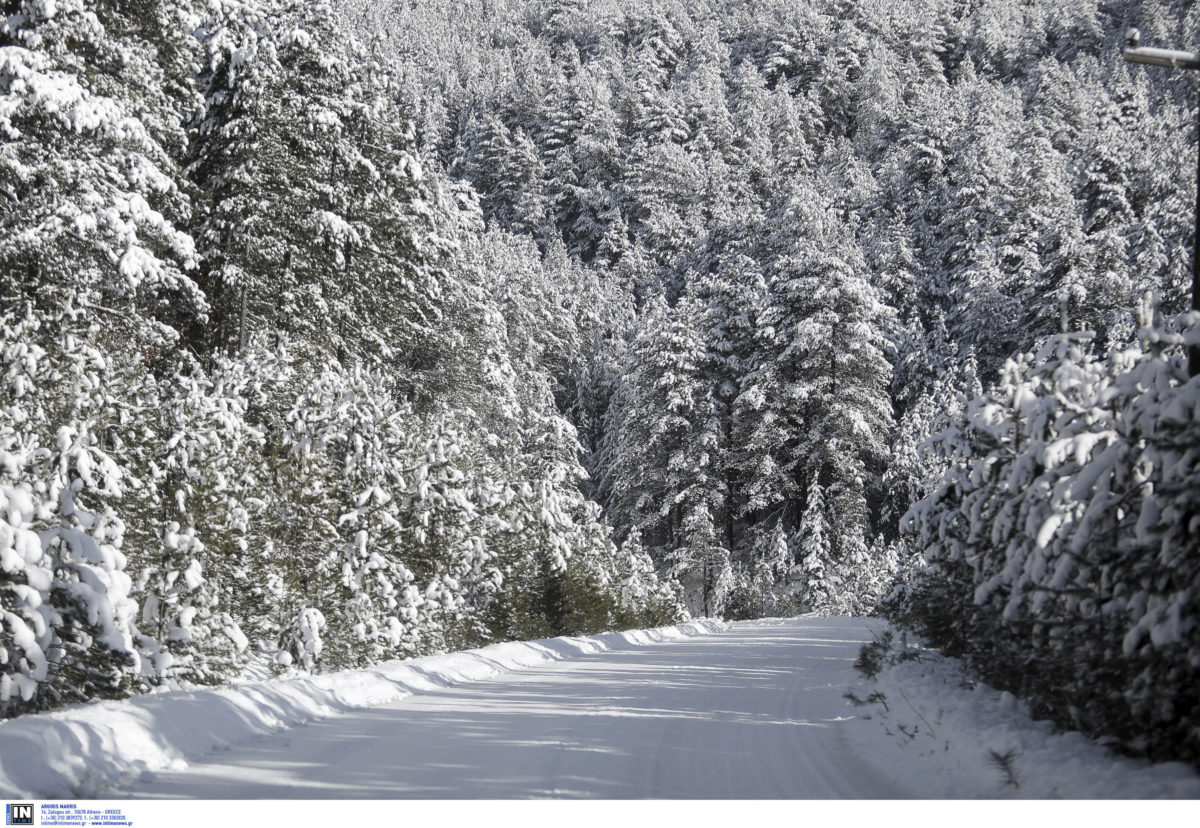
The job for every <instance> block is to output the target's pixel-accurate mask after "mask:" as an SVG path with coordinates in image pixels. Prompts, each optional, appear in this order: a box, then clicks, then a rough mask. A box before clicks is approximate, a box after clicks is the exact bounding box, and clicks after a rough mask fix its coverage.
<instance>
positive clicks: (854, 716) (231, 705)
mask: <svg viewBox="0 0 1200 828" xmlns="http://www.w3.org/2000/svg"><path fill="white" fill-rule="evenodd" d="M880 626H881V624H880V622H878V621H869V620H865V619H853V618H838V619H817V618H798V619H775V620H767V621H755V622H743V623H738V624H718V623H715V622H698V623H694V624H686V625H680V626H678V627H668V628H664V629H660V630H652V631H644V632H635V633H618V634H609V635H602V636H595V637H589V638H557V639H551V640H543V641H536V642H526V643H520V644H499V645H494V646H491V647H486V648H483V649H481V650H475V651H470V652H466V653H456V654H450V655H443V656H432V657H428V658H423V659H417V660H413V661H408V662H395V663H389V664H386V665H382V666H380V667H378V668H376V669H374V670H369V671H360V672H349V673H341V674H335V675H329V676H319V677H310V678H303V679H289V680H277V681H270V682H262V683H255V684H246V685H241V686H237V687H233V688H226V689H221V690H206V691H194V692H173V693H163V694H157V695H154V696H148V697H144V698H138V699H134V700H131V701H128V702H120V703H114V702H103V703H99V704H91V705H86V706H80V707H76V708H73V709H69V710H64V711H61V712H58V713H53V714H47V715H42V716H26V717H23V718H20V719H16V720H13V721H10V722H7V723H4V724H0V794H2V795H3V796H5V797H10V798H11V797H18V796H22V797H24V796H28V797H43V798H47V797H48V798H55V797H67V796H69V797H73V798H77V797H85V796H88V795H95V796H102V797H110V798H111V797H123V796H131V797H138V798H205V799H241V798H271V799H298V798H322V799H350V798H372V799H378V798H393V797H427V798H449V799H465V798H512V797H606V798H621V799H625V798H645V797H654V798H720V799H725V798H729V799H736V798H772V799H775V798H832V797H841V798H879V797H882V798H901V797H921V798H924V797H1020V796H1061V797H1064V798H1069V797H1096V796H1116V797H1134V798H1136V797H1167V796H1175V797H1200V777H1197V776H1196V774H1195V773H1194V772H1192V771H1191V770H1190V769H1189V768H1187V767H1185V766H1183V765H1158V766H1150V765H1148V764H1146V763H1139V762H1134V761H1131V760H1127V759H1122V758H1118V757H1115V756H1112V755H1111V754H1109V753H1107V752H1106V751H1104V750H1103V749H1101V748H1099V747H1097V746H1095V745H1093V744H1091V743H1090V742H1087V741H1086V740H1084V739H1083V738H1081V737H1079V736H1077V735H1075V736H1072V735H1069V734H1068V735H1061V734H1055V733H1054V732H1053V731H1052V730H1051V729H1050V728H1049V727H1047V726H1044V725H1043V724H1041V723H1035V722H1032V721H1030V720H1029V718H1028V716H1027V715H1026V713H1025V712H1024V711H1023V710H1022V709H1021V706H1020V705H1019V704H1016V703H1015V702H1014V701H1013V700H1012V699H1011V698H1010V697H1007V696H1004V695H1003V694H999V693H996V692H994V691H991V690H989V689H988V688H986V687H982V686H970V685H969V683H967V682H965V681H964V678H963V676H962V674H961V672H960V671H958V668H957V665H956V664H955V663H954V662H950V661H946V660H942V659H939V658H937V657H936V656H934V655H932V654H930V655H929V656H928V657H927V658H922V659H921V660H918V661H909V662H905V663H903V664H901V665H899V666H897V667H894V668H892V669H890V670H888V671H885V672H884V673H883V674H882V675H881V676H880V677H879V681H878V683H871V684H870V685H869V686H868V684H867V683H865V682H864V681H862V680H861V677H859V676H858V675H857V674H856V673H855V671H854V670H853V667H852V665H853V662H854V659H855V657H856V656H857V654H858V649H859V646H860V645H861V644H862V643H863V642H864V641H868V640H870V639H871V636H872V633H873V631H874V630H875V629H878V628H879V627H880ZM851 688H853V689H854V691H855V692H856V693H859V694H860V695H865V694H867V693H868V692H869V691H874V690H878V691H879V692H881V693H882V694H883V695H884V697H885V698H886V699H887V709H886V710H885V709H884V708H883V706H882V705H881V704H879V703H874V704H871V705H867V706H864V707H855V706H853V705H851V704H850V703H849V702H848V701H847V700H846V699H845V698H844V697H843V696H844V694H845V693H846V692H847V690H849V689H851ZM868 716H869V717H870V718H867V717H868ZM926 727H928V728H929V730H930V731H931V732H929V733H927V732H925V730H924V728H926ZM908 734H911V735H908ZM993 752H995V753H999V754H1000V755H1005V754H1009V753H1011V754H1012V759H1011V766H1012V767H1013V768H1014V769H1015V776H1016V779H1015V782H1016V784H1015V785H1014V784H1013V783H1014V780H1013V779H1011V778H1009V777H1008V776H1006V775H1005V774H1003V773H1002V772H1001V771H1000V770H999V769H998V768H997V766H996V764H995V761H996V760H995V756H994V755H993Z"/></svg>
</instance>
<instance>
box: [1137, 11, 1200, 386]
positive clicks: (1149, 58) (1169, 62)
mask: <svg viewBox="0 0 1200 828" xmlns="http://www.w3.org/2000/svg"><path fill="white" fill-rule="evenodd" d="M1126 38H1127V40H1128V42H1129V48H1128V49H1126V50H1125V60H1126V61H1127V62H1129V63H1143V64H1147V65H1149V66H1166V67H1168V68H1170V69H1200V52H1181V51H1177V50H1175V49H1149V48H1142V45H1141V43H1142V35H1141V32H1139V31H1138V30H1137V29H1130V30H1129V32H1128V33H1127V34H1126ZM1196 114H1197V121H1196V136H1197V145H1198V146H1200V106H1198V107H1197V113H1196ZM1192 310H1194V311H1200V155H1198V156H1197V159H1196V224H1195V230H1194V238H1193V239H1192ZM1188 375H1189V376H1193V377H1194V376H1197V375H1200V345H1192V346H1190V347H1189V348H1188Z"/></svg>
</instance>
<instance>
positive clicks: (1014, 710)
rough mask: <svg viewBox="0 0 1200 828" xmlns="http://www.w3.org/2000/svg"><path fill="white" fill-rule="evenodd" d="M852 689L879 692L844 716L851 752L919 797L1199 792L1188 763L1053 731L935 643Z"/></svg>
mask: <svg viewBox="0 0 1200 828" xmlns="http://www.w3.org/2000/svg"><path fill="white" fill-rule="evenodd" d="M853 692H854V694H855V695H856V696H858V697H859V698H860V699H866V698H867V697H868V696H869V695H871V693H873V692H879V693H881V694H882V695H883V697H884V701H883V703H882V704H881V703H879V702H875V703H872V704H870V705H867V706H862V707H858V708H857V712H858V714H859V715H858V717H857V718H856V719H855V720H854V721H852V722H847V725H849V728H848V733H849V736H850V738H851V741H852V743H853V745H854V747H855V749H856V751H855V752H856V753H858V754H859V755H861V756H866V757H870V760H869V761H870V762H871V763H872V764H874V765H877V766H878V767H879V768H880V769H881V770H884V771H885V772H886V775H887V776H889V777H891V778H893V779H895V781H896V782H897V783H899V784H901V785H903V786H905V787H907V788H908V789H909V790H914V791H921V792H922V794H921V795H922V796H923V797H927V798H931V799H956V798H962V799H1000V798H1002V799H1174V798H1181V799H1197V798H1200V776H1198V775H1197V774H1196V773H1195V771H1193V770H1192V769H1191V768H1190V767H1188V766H1187V765H1185V764H1183V763H1178V762H1172V763H1162V764H1157V765H1155V764H1151V763H1150V762H1148V761H1144V760H1134V759H1128V758H1125V757H1122V756H1119V755H1117V754H1115V753H1113V752H1112V751H1110V750H1108V749H1106V748H1104V747H1102V746H1101V745H1099V744H1097V743H1095V742H1093V741H1091V740H1089V739H1088V738H1086V737H1085V736H1084V735H1083V734H1081V733H1079V732H1075V731H1068V732H1058V731H1056V730H1055V728H1054V726H1053V725H1052V724H1051V723H1050V722H1047V721H1034V720H1033V718H1032V717H1031V716H1030V714H1029V710H1028V708H1027V707H1026V706H1025V705H1024V703H1022V702H1021V701H1019V700H1018V699H1016V698H1015V697H1014V696H1013V695H1012V694H1011V693H1006V692H1000V691H997V690H994V689H992V688H991V687H989V686H987V685H986V684H982V683H976V682H974V681H972V680H971V679H969V678H968V676H967V673H966V671H965V670H964V669H963V666H962V663H961V662H960V661H958V660H957V659H950V658H944V657H942V656H941V655H939V654H937V653H935V652H933V651H929V650H923V651H921V655H920V658H919V659H917V660H912V661H904V662H901V663H899V664H896V665H894V666H891V667H887V668H885V669H884V670H883V671H882V672H881V673H880V674H879V676H878V677H877V679H876V681H874V682H865V681H864V682H860V684H859V686H857V687H855V688H853ZM884 704H886V706H887V707H886V709H885V708H884Z"/></svg>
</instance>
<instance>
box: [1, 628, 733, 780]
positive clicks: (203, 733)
mask: <svg viewBox="0 0 1200 828" xmlns="http://www.w3.org/2000/svg"><path fill="white" fill-rule="evenodd" d="M723 629H726V625H725V624H722V623H720V622H715V621H696V622H691V623H685V624H679V625H676V626H671V627H661V628H658V629H653V630H636V631H631V632H620V633H606V634H603V635H596V636H588V637H570V636H567V637H562V638H551V639H542V640H539V641H527V642H511V643H502V644H493V645H491V646H488V647H483V648H481V649H478V650H467V651H465V652H458V653H449V654H445V655H435V656H427V657H424V658H418V659H413V660H409V661H393V662H388V663H385V664H381V665H378V666H376V667H374V668H372V669H369V670H355V671H347V672H342V673H332V674H328V675H315V676H304V677H301V678H292V679H284V680H277V681H269V682H254V683H247V684H241V685H235V686H232V687H225V688H221V689H211V690H209V689H204V690H188V691H171V692H164V693H155V694H151V695H148V696H140V697H136V698H133V699H129V700H126V701H119V702H112V701H108V702H96V703H92V704H87V705H78V706H75V707H70V708H65V709H62V710H58V711H55V712H52V713H45V714H40V715H31V716H22V717H20V718H18V719H12V720H9V721H7V722H4V723H0V796H2V797H4V798H8V799H13V798H38V799H56V798H79V797H87V796H95V795H102V794H103V793H104V792H105V791H106V789H108V788H110V787H112V786H116V785H122V784H126V783H128V782H130V781H132V780H134V779H136V778H138V777H139V776H141V774H143V773H145V772H147V771H155V770H162V769H170V770H176V769H180V768H182V767H184V766H185V765H186V763H187V762H188V761H191V760H195V759H197V758H199V757H201V756H204V755H206V754H209V753H212V752H213V751H217V750H222V749H226V748H228V747H230V746H232V745H235V744H239V743H242V742H246V741H248V740H250V739H252V738H254V737H256V736H259V735H262V734H266V733H270V732H273V731H277V730H281V729H283V728H287V727H294V726H296V725H298V724H302V723H304V722H307V721H310V720H312V719H316V718H322V717H326V716H333V715H336V714H338V713H342V712H345V711H348V710H353V709H355V708H361V707H368V706H372V705H378V704H385V703H388V702H394V701H398V700H400V699H403V698H405V697H406V696H410V695H412V694H414V693H420V692H422V691H428V690H431V689H436V688H439V687H447V686H450V685H454V684H459V683H462V682H469V681H478V680H481V679H486V678H491V677H493V676H496V675H499V674H501V673H505V672H509V671H512V670H520V669H522V668H528V667H533V666H536V665H539V664H545V663H547V662H551V661H559V660H562V659H567V658H572V657H576V656H581V655H586V654H589V653H596V652H603V651H607V650H620V649H631V648H635V647H640V646H645V645H648V644H653V643H657V642H661V641H670V640H676V639H681V638H688V637H692V636H698V635H707V634H710V633H713V632H718V631H720V630H723Z"/></svg>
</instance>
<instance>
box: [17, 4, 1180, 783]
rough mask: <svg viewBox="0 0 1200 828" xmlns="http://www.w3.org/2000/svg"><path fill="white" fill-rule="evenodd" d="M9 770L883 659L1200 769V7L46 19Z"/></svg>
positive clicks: (23, 357) (384, 10)
mask: <svg viewBox="0 0 1200 828" xmlns="http://www.w3.org/2000/svg"><path fill="white" fill-rule="evenodd" d="M2 15H3V17H2V18H0V19H2V20H3V22H2V23H0V133H2V134H3V143H2V144H0V316H2V317H3V329H2V332H0V337H2V339H0V351H2V352H3V363H2V368H3V372H4V373H3V378H2V381H0V517H3V520H0V716H10V715H15V714H17V713H20V712H24V711H27V710H36V709H44V708H47V707H52V706H55V705H58V704H62V703H65V702H70V701H77V700H85V699H89V698H95V697H116V696H122V695H126V694H128V693H131V692H139V691H143V690H146V689H148V688H150V687H152V686H155V685H162V684H172V683H181V682H184V683H186V682H197V683H209V684H212V683H220V682H222V681H226V680H228V679H230V678H232V677H234V676H236V675H238V674H240V673H241V671H242V670H243V669H244V668H245V667H246V665H247V664H248V663H250V662H253V661H256V660H259V661H261V660H265V661H268V662H269V663H271V664H272V665H274V668H275V669H276V670H278V671H293V670H331V669H339V668H343V667H351V666H363V665H368V664H371V663H375V662H378V661H380V660H383V659H388V658H395V657H403V656H407V655H415V654H422V653H428V652H434V651H438V650H445V649H455V648H461V647H466V646H474V645H478V644H482V643H485V642H488V641H494V640H505V639H514V638H534V637H538V636H543V635H550V634H559V633H584V632H593V631H598V630H601V629H611V628H614V627H636V626H651V625H654V624H657V623H665V622H667V621H672V620H676V619H678V618H680V617H683V615H685V614H688V613H690V614H692V615H710V616H722V617H727V618H747V617H755V616H761V615H783V614H792V613H795V612H800V611H818V612H823V613H855V614H861V613H866V612H870V611H872V610H873V609H874V608H875V607H876V606H877V605H878V604H879V602H880V601H881V600H882V601H883V608H884V610H885V611H886V612H888V613H889V614H890V615H892V616H893V617H894V618H896V619H897V620H900V621H902V622H904V623H906V624H908V625H910V626H912V627H914V628H916V629H918V630H920V631H921V632H922V633H923V634H924V635H925V636H926V637H927V638H928V639H929V640H930V642H931V643H933V644H935V645H937V646H939V647H942V648H943V649H946V650H947V651H949V652H952V653H954V654H957V655H962V656H964V657H965V658H967V660H968V661H969V662H971V663H972V664H973V665H974V666H975V667H976V668H977V669H978V670H980V671H981V672H982V674H983V675H984V677H985V678H986V679H987V680H988V681H989V682H992V683H993V684H995V685H996V686H999V687H1003V688H1006V689H1013V690H1014V691H1017V692H1019V693H1021V694H1022V695H1025V696H1027V697H1030V698H1033V699H1035V700H1036V703H1037V706H1038V710H1039V712H1042V713H1044V714H1045V715H1048V716H1052V717H1054V718H1055V719H1056V720H1058V721H1060V722H1062V723H1064V724H1070V725H1072V726H1075V727H1078V728H1081V729H1084V730H1086V731H1088V732H1091V733H1094V734H1102V735H1105V736H1107V737H1109V738H1110V739H1111V740H1113V742H1114V743H1116V744H1119V745H1121V746H1123V747H1124V748H1126V749H1128V750H1131V751H1140V752H1144V753H1149V754H1151V755H1155V756H1176V757H1183V758H1187V759H1190V760H1192V761H1198V760H1200V741H1198V740H1197V739H1198V737H1197V735H1196V734H1198V733H1200V712H1198V711H1200V707H1198V705H1197V697H1196V691H1195V688H1196V687H1197V686H1200V643H1197V642H1198V641H1200V635H1197V618H1198V617H1200V606H1198V603H1200V556H1198V555H1197V549H1200V537H1198V535H1200V509H1198V504H1200V469H1198V468H1197V466H1198V464H1200V453H1198V452H1197V449H1196V448H1195V446H1196V445H1197V444H1198V443H1197V437H1198V436H1200V433H1198V432H1197V426H1196V421H1197V415H1198V414H1200V386H1198V384H1197V381H1195V380H1192V381H1190V382H1189V377H1188V372H1187V366H1186V360H1185V359H1184V356H1183V350H1184V346H1185V345H1186V344H1188V343H1196V342H1200V334H1198V333H1197V330H1198V329H1197V321H1198V320H1197V319H1196V318H1195V317H1194V316H1191V315H1188V314H1185V313H1184V311H1185V310H1186V309H1187V307H1189V302H1190V294H1189V285H1190V280H1191V274H1190V263H1191V256H1190V252H1191V245H1192V243H1193V232H1194V231H1193V227H1192V223H1191V221H1192V208H1193V199H1194V191H1195V181H1196V175H1197V170H1196V144H1197V139H1198V136H1197V129H1196V119H1197V110H1196V105H1197V99H1198V97H1200V93H1198V88H1200V78H1198V77H1197V75H1200V73H1195V72H1183V71H1170V70H1165V69H1146V68H1135V67H1131V66H1129V65H1126V64H1125V63H1124V62H1122V60H1121V55H1120V47H1121V45H1122V39H1123V33H1124V31H1125V29H1126V28H1127V27H1128V26H1130V25H1138V26H1139V27H1140V28H1141V30H1142V33H1143V38H1144V41H1145V42H1146V43H1147V44H1150V45H1163V46H1188V47H1194V45H1195V44H1197V43H1200V9H1197V8H1196V7H1195V5H1194V4H1192V3H1190V2H1187V0H1145V1H1144V2H1143V1H1141V0H1125V1H1123V2H1122V1H1121V0H1112V2H1101V1H1100V0H1066V1H1064V0H1022V1H1021V2H1018V0H1004V1H1003V2H991V0H987V1H986V2H985V1H984V0H805V1H803V2H797V0H753V1H752V2H751V0H629V2H621V1H620V0H537V1H536V2H518V1H517V0H385V1H384V2H369V0H320V2H298V0H213V2H201V0H123V2H119V1H118V0H5V2H4V3H3V12H2Z"/></svg>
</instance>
